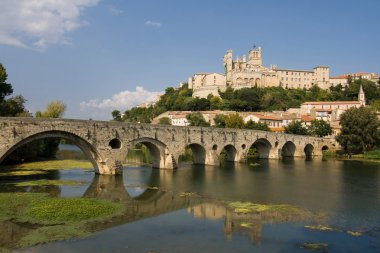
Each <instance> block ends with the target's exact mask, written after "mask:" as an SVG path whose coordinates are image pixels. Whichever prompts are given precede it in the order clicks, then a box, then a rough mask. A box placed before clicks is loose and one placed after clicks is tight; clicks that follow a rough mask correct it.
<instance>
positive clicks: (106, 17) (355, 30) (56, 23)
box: [0, 0, 380, 119]
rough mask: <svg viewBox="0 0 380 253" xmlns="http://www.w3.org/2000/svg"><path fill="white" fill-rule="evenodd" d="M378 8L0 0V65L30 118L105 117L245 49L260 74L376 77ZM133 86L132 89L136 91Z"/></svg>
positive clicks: (372, 0)
mask: <svg viewBox="0 0 380 253" xmlns="http://www.w3.org/2000/svg"><path fill="white" fill-rule="evenodd" d="M379 10H380V1H377V0H366V1H359V0H358V1H349V0H346V1H344V0H335V1H334V0H330V1H327V0H318V1H311V0H292V1H291V0H289V1H275V0H272V1H254V0H244V1H243V0H241V1H239V0H235V1H232V0H218V1H216V0H214V1H211V0H192V1H180V0H138V1H137V0H134V1H128V0H56V1H50V0H39V1H31V0H18V1H14V0H0V62H1V63H2V64H3V65H4V66H5V67H6V69H7V72H8V76H9V81H10V82H11V83H12V85H13V87H14V89H15V94H22V95H23V96H24V97H25V98H26V99H27V100H28V102H27V108H28V109H29V110H30V111H31V112H35V111H36V110H42V109H43V108H44V107H45V105H46V104H47V103H48V102H49V101H51V100H56V99H59V100H62V101H64V102H65V103H66V104H67V106H68V110H67V113H66V115H65V116H66V117H67V118H83V119H88V118H94V119H110V118H111V111H112V110H114V109H119V110H122V111H124V110H125V109H127V108H129V107H131V106H134V105H136V104H138V103H141V102H143V101H144V100H146V99H147V98H151V97H154V96H155V95H156V94H157V92H160V91H163V90H164V89H165V87H168V86H177V85H178V84H179V82H181V81H186V80H187V78H188V77H189V76H190V75H192V74H194V73H196V72H203V71H207V72H211V71H212V72H223V66H222V59H223V55H224V54H225V52H226V51H227V50H228V49H233V51H234V57H236V56H237V55H242V54H247V53H248V50H249V49H250V48H251V47H252V46H253V45H254V44H256V45H260V46H261V47H262V49H263V63H264V65H265V66H269V64H276V65H278V66H280V67H283V68H295V69H311V68H313V67H315V66H317V65H327V66H329V67H330V73H331V75H339V74H343V73H349V72H358V71H368V72H380V33H379V32H378V31H379V25H380V15H379ZM136 87H137V88H136Z"/></svg>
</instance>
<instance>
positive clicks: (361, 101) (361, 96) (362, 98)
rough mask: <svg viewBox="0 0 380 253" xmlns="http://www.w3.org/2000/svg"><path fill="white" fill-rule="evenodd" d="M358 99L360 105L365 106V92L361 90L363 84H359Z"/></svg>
mask: <svg viewBox="0 0 380 253" xmlns="http://www.w3.org/2000/svg"><path fill="white" fill-rule="evenodd" d="M358 100H359V102H360V104H361V105H362V106H365V93H364V91H363V85H360V90H359V95H358Z"/></svg>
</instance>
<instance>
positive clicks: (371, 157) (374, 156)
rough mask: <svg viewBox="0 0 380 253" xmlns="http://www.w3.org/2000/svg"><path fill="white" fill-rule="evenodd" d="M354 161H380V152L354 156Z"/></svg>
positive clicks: (373, 151)
mask: <svg viewBox="0 0 380 253" xmlns="http://www.w3.org/2000/svg"><path fill="white" fill-rule="evenodd" d="M352 158H354V159H365V160H380V150H379V149H376V150H372V151H368V152H366V153H363V154H358V155H353V156H352Z"/></svg>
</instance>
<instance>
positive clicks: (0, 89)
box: [0, 63, 13, 102]
mask: <svg viewBox="0 0 380 253" xmlns="http://www.w3.org/2000/svg"><path fill="white" fill-rule="evenodd" d="M7 78H8V75H7V71H6V69H5V68H4V66H3V64H1V63H0V102H3V101H4V99H5V97H6V96H9V95H11V94H12V93H13V88H12V85H11V84H10V83H7Z"/></svg>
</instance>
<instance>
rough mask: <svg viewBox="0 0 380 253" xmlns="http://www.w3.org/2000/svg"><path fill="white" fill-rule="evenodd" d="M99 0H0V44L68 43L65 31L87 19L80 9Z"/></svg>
mask: <svg viewBox="0 0 380 253" xmlns="http://www.w3.org/2000/svg"><path fill="white" fill-rule="evenodd" d="M99 1H100V0H1V7H0V44H6V45H11V46H17V47H29V46H31V45H32V46H34V47H36V48H44V47H46V46H47V45H48V44H55V43H60V44H68V43H69V39H68V38H67V37H66V36H65V35H66V33H68V32H70V31H73V30H75V29H77V28H79V27H81V26H83V25H85V24H86V23H85V22H84V21H83V20H81V18H80V17H81V13H82V12H83V9H84V8H86V7H90V6H94V5H96V4H98V2H99Z"/></svg>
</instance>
